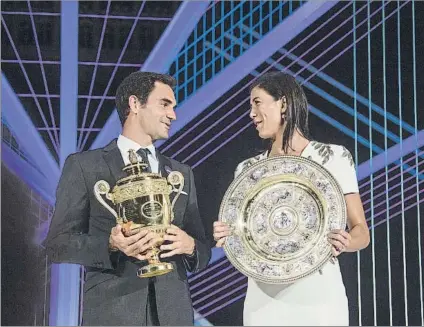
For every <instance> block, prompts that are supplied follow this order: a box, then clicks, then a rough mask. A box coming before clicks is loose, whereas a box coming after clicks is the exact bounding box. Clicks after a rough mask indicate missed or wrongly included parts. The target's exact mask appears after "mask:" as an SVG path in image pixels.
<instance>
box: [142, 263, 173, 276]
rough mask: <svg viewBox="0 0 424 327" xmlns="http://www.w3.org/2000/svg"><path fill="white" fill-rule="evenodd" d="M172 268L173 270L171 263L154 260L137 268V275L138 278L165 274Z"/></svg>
mask: <svg viewBox="0 0 424 327" xmlns="http://www.w3.org/2000/svg"><path fill="white" fill-rule="evenodd" d="M172 270H174V267H173V266H172V263H169V262H155V263H151V264H149V265H147V266H144V267H141V268H140V269H138V270H137V276H138V277H140V278H146V277H154V276H160V275H165V274H167V273H169V272H171V271H172Z"/></svg>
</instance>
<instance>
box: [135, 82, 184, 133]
mask: <svg viewBox="0 0 424 327" xmlns="http://www.w3.org/2000/svg"><path fill="white" fill-rule="evenodd" d="M175 105H176V100H175V96H174V91H173V90H172V88H171V87H170V86H169V85H166V84H163V83H160V82H156V83H155V87H154V89H153V90H152V92H151V93H150V95H149V97H148V98H147V102H146V104H145V105H143V106H140V110H138V115H137V116H138V122H139V124H140V127H141V129H142V130H143V131H144V132H145V133H146V134H147V135H149V136H150V137H151V138H152V141H155V140H160V139H167V138H168V137H169V129H170V128H171V122H172V121H174V120H175V119H176V118H177V117H176V115H175V111H174V108H175Z"/></svg>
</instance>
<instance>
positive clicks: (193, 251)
mask: <svg viewBox="0 0 424 327" xmlns="http://www.w3.org/2000/svg"><path fill="white" fill-rule="evenodd" d="M195 254H196V242H195V241H194V239H193V245H192V247H191V252H189V253H187V256H188V257H190V258H192V257H194V256H195Z"/></svg>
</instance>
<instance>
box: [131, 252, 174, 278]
mask: <svg viewBox="0 0 424 327" xmlns="http://www.w3.org/2000/svg"><path fill="white" fill-rule="evenodd" d="M152 252H153V255H152V256H151V257H150V258H149V259H148V262H149V264H148V265H147V266H143V267H141V268H140V269H138V271H137V276H138V277H140V278H146V277H152V276H160V275H164V274H166V273H168V272H170V271H172V270H173V269H174V268H173V266H172V263H169V262H161V261H160V259H159V253H160V250H159V249H158V248H157V246H154V247H152Z"/></svg>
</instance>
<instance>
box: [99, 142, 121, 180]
mask: <svg viewBox="0 0 424 327" xmlns="http://www.w3.org/2000/svg"><path fill="white" fill-rule="evenodd" d="M103 158H104V160H105V161H106V163H107V165H108V166H109V170H110V172H111V174H112V176H113V178H114V179H115V182H117V181H118V180H119V179H121V178H123V177H125V176H126V174H125V172H123V171H122V168H124V160H123V159H122V155H121V151H119V148H118V146H117V145H116V140H113V141H112V142H111V143H109V145H107V146H106V147H105V148H104V152H103Z"/></svg>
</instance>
